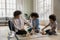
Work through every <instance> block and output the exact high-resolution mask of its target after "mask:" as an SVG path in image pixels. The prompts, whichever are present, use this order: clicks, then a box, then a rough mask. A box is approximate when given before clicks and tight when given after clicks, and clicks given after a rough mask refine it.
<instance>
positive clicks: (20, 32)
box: [16, 30, 27, 35]
mask: <svg viewBox="0 0 60 40" xmlns="http://www.w3.org/2000/svg"><path fill="white" fill-rule="evenodd" d="M16 34H18V35H24V34H27V32H26V31H25V30H18V32H16Z"/></svg>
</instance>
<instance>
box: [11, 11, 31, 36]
mask: <svg viewBox="0 0 60 40" xmlns="http://www.w3.org/2000/svg"><path fill="white" fill-rule="evenodd" d="M21 14H22V12H21V11H19V10H17V11H15V12H14V15H13V16H14V18H13V21H12V22H13V24H14V27H15V29H16V34H18V35H26V34H27V32H26V31H25V29H24V23H27V24H28V25H29V26H30V23H29V22H27V20H25V19H24V18H23V17H21Z"/></svg>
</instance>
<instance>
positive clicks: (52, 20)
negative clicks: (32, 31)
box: [42, 15, 56, 35]
mask: <svg viewBox="0 0 60 40" xmlns="http://www.w3.org/2000/svg"><path fill="white" fill-rule="evenodd" d="M49 20H50V23H49V24H48V25H47V26H45V27H44V28H43V29H42V31H44V29H45V28H47V27H48V26H50V27H51V29H48V30H46V31H45V32H46V33H44V32H42V34H48V35H55V34H56V31H55V29H56V16H55V15H50V16H49Z"/></svg>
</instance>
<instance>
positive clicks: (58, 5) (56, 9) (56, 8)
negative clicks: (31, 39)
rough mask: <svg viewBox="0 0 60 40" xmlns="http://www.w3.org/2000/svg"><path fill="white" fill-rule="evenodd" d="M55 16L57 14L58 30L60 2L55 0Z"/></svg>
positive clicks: (59, 25) (59, 27) (59, 26)
mask: <svg viewBox="0 0 60 40" xmlns="http://www.w3.org/2000/svg"><path fill="white" fill-rule="evenodd" d="M53 8H54V14H56V17H57V22H58V29H60V0H54V7H53Z"/></svg>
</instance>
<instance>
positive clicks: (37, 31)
mask: <svg viewBox="0 0 60 40" xmlns="http://www.w3.org/2000/svg"><path fill="white" fill-rule="evenodd" d="M32 29H33V28H30V29H28V31H29V32H31V31H32ZM34 31H35V32H36V33H39V29H37V28H35V30H34Z"/></svg>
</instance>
